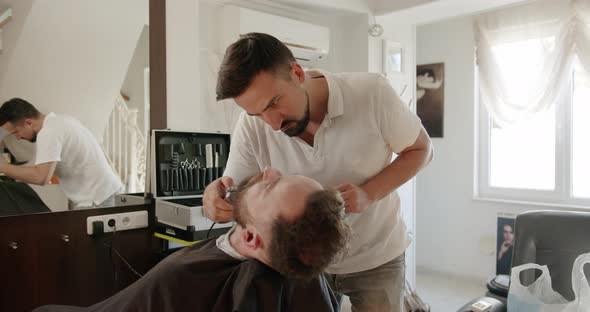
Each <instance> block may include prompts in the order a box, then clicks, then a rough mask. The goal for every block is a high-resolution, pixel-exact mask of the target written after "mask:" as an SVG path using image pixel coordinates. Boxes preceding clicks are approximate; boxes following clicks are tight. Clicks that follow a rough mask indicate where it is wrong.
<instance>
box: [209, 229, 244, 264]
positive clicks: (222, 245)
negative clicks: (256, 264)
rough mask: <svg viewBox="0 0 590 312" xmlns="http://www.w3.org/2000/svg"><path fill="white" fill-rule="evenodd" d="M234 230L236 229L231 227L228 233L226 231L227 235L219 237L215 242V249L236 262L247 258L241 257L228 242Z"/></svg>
mask: <svg viewBox="0 0 590 312" xmlns="http://www.w3.org/2000/svg"><path fill="white" fill-rule="evenodd" d="M235 229H236V227H235V226H233V227H232V228H231V229H230V230H229V231H227V233H225V234H223V235H221V236H219V237H218V238H217V241H215V244H216V245H217V248H219V249H220V250H221V251H223V252H225V253H226V254H227V255H228V256H230V257H232V258H236V259H238V260H246V259H247V258H246V257H244V256H242V255H241V254H240V253H239V252H238V251H237V250H236V249H235V248H234V246H232V245H231V242H230V241H229V237H230V235H231V234H232V233H233V232H234V231H235Z"/></svg>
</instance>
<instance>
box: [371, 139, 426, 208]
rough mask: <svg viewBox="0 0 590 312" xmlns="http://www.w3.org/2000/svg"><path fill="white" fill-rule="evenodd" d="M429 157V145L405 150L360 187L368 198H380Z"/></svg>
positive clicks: (416, 169) (419, 168)
mask: <svg viewBox="0 0 590 312" xmlns="http://www.w3.org/2000/svg"><path fill="white" fill-rule="evenodd" d="M431 159H432V149H431V148H430V146H428V147H427V148H425V149H417V150H411V151H406V152H404V153H402V154H400V155H399V156H398V157H397V158H396V159H395V160H394V161H393V162H392V163H391V164H389V165H388V166H387V167H385V168H384V169H383V170H382V171H381V172H380V173H378V174H377V175H375V176H374V177H372V178H371V179H369V180H368V181H367V182H365V183H364V184H363V185H361V188H362V189H363V190H364V191H365V192H366V193H367V196H368V198H369V200H371V201H376V200H379V199H382V198H383V197H385V196H387V195H389V193H391V192H393V191H395V190H397V189H398V188H399V187H400V186H402V185H403V184H404V183H406V182H408V181H409V180H410V179H411V178H413V177H414V176H416V174H417V173H418V172H419V171H420V170H421V169H422V168H424V167H425V166H426V165H427V164H428V163H429V162H430V160H431Z"/></svg>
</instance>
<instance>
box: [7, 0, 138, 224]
mask: <svg viewBox="0 0 590 312" xmlns="http://www.w3.org/2000/svg"><path fill="white" fill-rule="evenodd" d="M148 9H149V1H148V0H126V1H118V0H103V1H79V0H54V1H34V0H0V16H9V17H8V18H5V19H3V20H2V21H0V104H1V103H4V102H5V101H7V100H9V99H11V98H15V97H18V98H22V99H25V100H27V101H28V102H30V103H31V104H33V105H34V106H35V107H36V108H37V109H38V110H39V111H40V112H41V113H43V114H47V113H50V112H54V113H55V114H56V115H68V116H71V117H73V118H74V119H77V120H78V121H80V123H81V124H82V125H84V127H86V128H87V129H88V130H90V132H91V133H92V134H93V135H94V137H95V138H96V141H97V142H98V144H99V145H100V146H101V148H102V150H103V151H104V154H105V157H106V159H107V160H108V163H109V164H110V166H111V168H112V169H113V171H114V172H115V173H116V175H117V176H118V177H119V178H120V179H121V181H122V184H123V186H124V189H123V192H122V193H134V195H123V196H115V201H114V203H115V205H131V204H141V203H144V202H145V201H144V198H143V193H142V192H143V191H144V185H145V183H144V181H145V169H146V145H147V137H148V133H149V129H150V124H149V123H150V96H149V95H150V79H149V77H150V68H149V58H150V57H149V46H150V44H149V37H150V35H149V22H148V20H149V18H148V16H149V10H148ZM5 12H8V13H7V14H4V13H5ZM0 136H1V135H0ZM35 145H36V144H33V143H30V142H28V141H25V140H17V139H16V138H15V137H14V136H12V135H7V136H5V137H4V139H2V142H1V143H0V152H1V153H2V156H3V157H2V159H0V161H4V160H3V159H5V160H7V161H11V162H14V163H16V164H19V165H21V164H26V163H31V162H34V159H35V148H36V146H35ZM58 166H59V164H58ZM10 180H11V179H10V178H9V177H6V176H3V177H0V200H1V203H0V207H7V202H10V201H9V199H10V198H11V197H15V196H16V197H18V196H27V194H29V193H30V190H29V189H28V187H26V186H25V187H24V190H23V189H22V188H21V187H17V188H16V190H15V189H14V187H13V183H14V182H11V181H10ZM7 181H8V182H7ZM52 182H53V183H55V184H48V185H44V186H38V185H31V186H30V188H31V190H33V191H34V192H35V193H37V194H38V195H39V196H40V198H41V199H42V201H43V203H45V205H46V206H47V207H46V208H49V209H44V208H43V207H39V209H37V210H36V209H34V207H30V208H31V209H25V211H18V209H17V210H13V211H10V210H9V209H6V208H0V216H3V215H11V214H15V213H34V212H47V211H64V210H68V209H70V207H71V205H69V204H68V199H67V197H65V194H64V193H63V191H62V190H61V188H60V185H59V181H58V180H57V179H52ZM11 192H13V193H11ZM23 192H24V193H23ZM2 199H5V200H2ZM5 201H6V202H5ZM25 202H26V201H25ZM29 206H34V205H29ZM3 209H4V210H8V211H4V213H3V211H2V210H3ZM29 210H30V211H29Z"/></svg>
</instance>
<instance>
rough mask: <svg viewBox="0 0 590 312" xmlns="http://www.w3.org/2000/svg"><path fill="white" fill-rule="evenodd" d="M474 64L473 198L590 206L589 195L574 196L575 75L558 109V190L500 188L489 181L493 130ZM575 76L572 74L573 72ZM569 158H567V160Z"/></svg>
mask: <svg viewBox="0 0 590 312" xmlns="http://www.w3.org/2000/svg"><path fill="white" fill-rule="evenodd" d="M477 76H478V73H477V65H476V67H475V82H476V83H475V88H476V90H475V102H476V110H475V119H476V129H475V130H476V135H475V140H476V142H475V146H476V148H475V151H474V155H475V161H474V163H475V164H476V168H475V171H474V172H475V173H476V174H475V175H474V198H475V199H480V200H490V201H498V202H511V203H521V204H532V205H538V206H550V207H564V208H582V209H590V198H574V197H573V195H572V193H573V179H572V174H571V172H572V163H573V162H572V159H573V144H572V143H573V142H572V141H573V137H572V124H573V118H572V117H573V116H572V113H573V112H572V108H573V103H572V100H573V98H572V95H573V83H572V82H573V79H572V80H570V85H571V88H569V89H568V90H567V91H566V92H564V93H565V94H564V95H563V96H562V98H561V101H565V103H559V105H557V109H556V112H555V114H556V122H555V126H556V138H555V153H556V155H555V190H553V191H542V190H529V189H516V188H501V187H494V186H491V185H490V161H491V159H490V151H491V150H490V132H491V119H490V116H489V114H488V112H487V110H486V109H485V107H484V105H483V103H482V101H481V99H480V97H479V83H478V79H477ZM572 77H573V76H572ZM566 159H567V161H565V160H566Z"/></svg>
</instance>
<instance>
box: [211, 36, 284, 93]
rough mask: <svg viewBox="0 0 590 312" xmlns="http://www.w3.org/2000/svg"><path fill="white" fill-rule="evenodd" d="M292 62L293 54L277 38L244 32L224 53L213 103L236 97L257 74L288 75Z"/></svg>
mask: <svg viewBox="0 0 590 312" xmlns="http://www.w3.org/2000/svg"><path fill="white" fill-rule="evenodd" d="M293 62H295V57H293V53H291V50H289V48H287V46H285V45H284V44H283V43H282V42H281V41H279V40H278V39H277V38H275V37H273V36H271V35H268V34H263V33H248V34H246V35H244V36H242V37H241V38H240V39H239V40H238V41H236V42H234V43H232V44H231V45H230V46H229V47H228V48H227V50H226V51H225V56H224V58H223V62H222V63H221V67H220V68H219V74H218V76H217V87H216V92H217V100H218V101H220V100H224V99H229V98H235V97H237V96H239V95H240V94H242V93H243V92H244V91H245V90H246V88H248V87H249V86H250V84H251V83H252V80H253V79H254V77H256V75H258V74H259V73H260V72H263V71H265V72H269V73H272V74H275V75H276V74H278V75H285V74H287V75H288V73H289V70H290V65H291V63H293ZM286 77H288V76H286Z"/></svg>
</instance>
